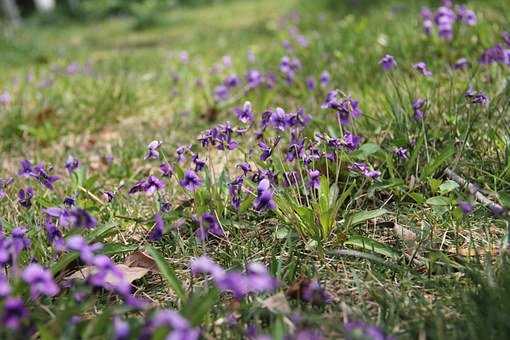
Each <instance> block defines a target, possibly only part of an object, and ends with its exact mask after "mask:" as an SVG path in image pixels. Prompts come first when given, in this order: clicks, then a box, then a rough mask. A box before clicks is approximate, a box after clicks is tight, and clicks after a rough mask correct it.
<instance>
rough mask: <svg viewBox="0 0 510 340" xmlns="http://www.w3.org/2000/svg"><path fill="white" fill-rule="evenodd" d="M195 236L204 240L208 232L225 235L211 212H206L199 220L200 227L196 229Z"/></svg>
mask: <svg viewBox="0 0 510 340" xmlns="http://www.w3.org/2000/svg"><path fill="white" fill-rule="evenodd" d="M195 234H196V236H197V238H198V239H199V240H200V241H202V242H203V241H206V240H207V239H208V236H209V234H211V235H214V236H216V237H222V236H224V235H225V233H224V231H223V229H222V228H221V226H220V223H219V222H218V219H217V218H216V215H215V214H213V213H209V212H206V213H204V214H203V215H202V218H201V220H200V227H199V228H198V229H197V231H196V233H195Z"/></svg>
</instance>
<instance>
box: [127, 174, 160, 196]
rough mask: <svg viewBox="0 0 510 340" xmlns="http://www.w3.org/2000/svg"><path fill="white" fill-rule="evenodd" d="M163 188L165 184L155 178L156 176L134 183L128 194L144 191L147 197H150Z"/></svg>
mask: <svg viewBox="0 0 510 340" xmlns="http://www.w3.org/2000/svg"><path fill="white" fill-rule="evenodd" d="M164 187H165V182H163V181H162V180H160V179H159V178H157V177H156V176H149V177H147V178H146V179H142V180H140V181H138V182H136V183H135V185H134V186H133V187H131V189H129V194H134V193H137V192H141V191H144V192H145V194H146V195H147V196H152V195H153V194H154V193H155V192H156V191H158V190H161V189H163V188H164Z"/></svg>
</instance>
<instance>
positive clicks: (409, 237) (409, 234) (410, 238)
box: [393, 223, 416, 242]
mask: <svg viewBox="0 0 510 340" xmlns="http://www.w3.org/2000/svg"><path fill="white" fill-rule="evenodd" d="M393 232H394V233H395V235H396V236H397V237H398V238H399V239H401V240H404V241H406V242H414V241H416V234H415V233H414V231H412V230H410V229H408V228H406V227H404V226H402V225H400V224H398V223H395V224H394V225H393Z"/></svg>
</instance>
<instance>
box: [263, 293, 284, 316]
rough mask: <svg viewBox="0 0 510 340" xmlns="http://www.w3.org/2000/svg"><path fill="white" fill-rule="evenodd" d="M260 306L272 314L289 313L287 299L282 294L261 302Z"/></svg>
mask: <svg viewBox="0 0 510 340" xmlns="http://www.w3.org/2000/svg"><path fill="white" fill-rule="evenodd" d="M262 306H264V307H265V308H267V309H269V310H270V311H271V312H273V313H282V314H289V313H290V307H289V303H288V302H287V298H286V297H285V294H283V292H280V293H278V294H275V295H273V296H270V297H268V298H267V299H265V300H264V301H263V302H262Z"/></svg>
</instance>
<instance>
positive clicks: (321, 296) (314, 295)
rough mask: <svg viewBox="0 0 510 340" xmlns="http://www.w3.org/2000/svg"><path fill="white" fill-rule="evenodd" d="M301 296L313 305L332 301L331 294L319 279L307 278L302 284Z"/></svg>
mask: <svg viewBox="0 0 510 340" xmlns="http://www.w3.org/2000/svg"><path fill="white" fill-rule="evenodd" d="M301 298H302V299H303V300H304V301H306V302H308V303H311V304H313V305H324V304H329V303H331V295H330V294H329V293H328V292H327V291H326V289H324V287H322V286H321V285H320V283H319V282H318V281H317V280H307V281H305V282H303V284H302V285H301Z"/></svg>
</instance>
